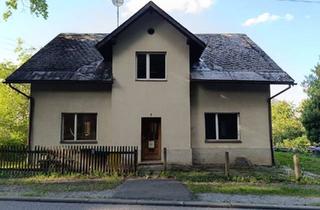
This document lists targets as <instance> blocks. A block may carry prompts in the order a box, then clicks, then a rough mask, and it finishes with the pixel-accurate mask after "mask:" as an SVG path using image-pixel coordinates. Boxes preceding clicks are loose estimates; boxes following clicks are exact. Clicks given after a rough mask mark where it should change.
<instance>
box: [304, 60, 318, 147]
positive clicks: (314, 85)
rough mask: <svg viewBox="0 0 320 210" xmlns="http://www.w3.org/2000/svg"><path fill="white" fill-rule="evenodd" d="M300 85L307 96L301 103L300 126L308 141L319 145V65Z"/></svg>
mask: <svg viewBox="0 0 320 210" xmlns="http://www.w3.org/2000/svg"><path fill="white" fill-rule="evenodd" d="M302 85H303V87H304V91H305V92H306V93H307V95H308V99H307V100H305V102H304V103H303V111H302V116H301V118H302V124H303V126H304V127H305V129H306V132H307V137H308V138H309V139H310V141H312V142H314V143H320V63H318V64H317V65H316V66H315V68H314V69H312V70H311V74H309V75H308V76H306V78H305V80H304V82H303V83H302Z"/></svg>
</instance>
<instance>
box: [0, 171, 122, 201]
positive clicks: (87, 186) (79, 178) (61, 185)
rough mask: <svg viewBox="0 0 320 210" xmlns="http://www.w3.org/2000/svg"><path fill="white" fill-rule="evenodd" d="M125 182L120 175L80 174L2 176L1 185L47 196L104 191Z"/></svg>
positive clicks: (22, 193)
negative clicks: (62, 193)
mask: <svg viewBox="0 0 320 210" xmlns="http://www.w3.org/2000/svg"><path fill="white" fill-rule="evenodd" d="M122 182H123V177H119V176H101V175H100V176H85V175H80V174H72V175H59V174H52V175H50V176H47V175H37V176H31V177H25V178H0V185H1V186H20V187H22V188H23V192H21V195H22V196H45V195H47V194H48V193H60V192H76V191H102V190H108V189H113V188H115V187H116V186H118V185H119V184H121V183H122Z"/></svg>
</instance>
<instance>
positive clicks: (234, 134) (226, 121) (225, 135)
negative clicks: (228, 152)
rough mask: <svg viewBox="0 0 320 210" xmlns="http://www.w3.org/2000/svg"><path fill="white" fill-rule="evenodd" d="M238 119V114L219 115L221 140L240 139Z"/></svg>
mask: <svg viewBox="0 0 320 210" xmlns="http://www.w3.org/2000/svg"><path fill="white" fill-rule="evenodd" d="M237 118H238V115H237V114H218V122H219V139H238V120H237Z"/></svg>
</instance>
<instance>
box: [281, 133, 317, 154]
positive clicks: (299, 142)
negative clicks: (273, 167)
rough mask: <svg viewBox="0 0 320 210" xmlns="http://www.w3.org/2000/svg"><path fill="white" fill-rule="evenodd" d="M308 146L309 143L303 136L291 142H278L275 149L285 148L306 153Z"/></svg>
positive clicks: (286, 140)
mask: <svg viewBox="0 0 320 210" xmlns="http://www.w3.org/2000/svg"><path fill="white" fill-rule="evenodd" d="M310 146H311V143H310V141H309V140H308V138H307V137H306V136H305V135H304V136H301V137H297V138H295V139H292V140H290V139H285V140H283V142H279V143H277V145H276V147H278V148H287V149H290V150H298V151H301V152H307V150H308V148H309V147H310Z"/></svg>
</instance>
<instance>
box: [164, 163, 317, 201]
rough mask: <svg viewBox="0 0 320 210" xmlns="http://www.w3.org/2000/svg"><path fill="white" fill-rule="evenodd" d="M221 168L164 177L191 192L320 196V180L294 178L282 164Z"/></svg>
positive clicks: (181, 172) (182, 172) (179, 172)
mask: <svg viewBox="0 0 320 210" xmlns="http://www.w3.org/2000/svg"><path fill="white" fill-rule="evenodd" d="M230 174H231V175H230V176H229V177H225V176H224V170H223V168H221V169H214V170H193V171H181V170H180V171H167V172H165V173H163V174H162V176H164V177H174V178H176V179H177V180H179V181H182V182H183V183H185V184H186V185H187V186H188V188H189V189H190V190H191V191H192V192H193V193H226V194H254V195H288V196H304V197H310V196H315V197H320V186H319V184H320V179H319V178H307V177H304V178H302V179H301V180H299V181H297V180H295V178H294V177H293V176H290V175H289V174H287V172H286V171H284V170H283V169H282V168H281V167H255V168H252V169H231V171H230Z"/></svg>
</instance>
